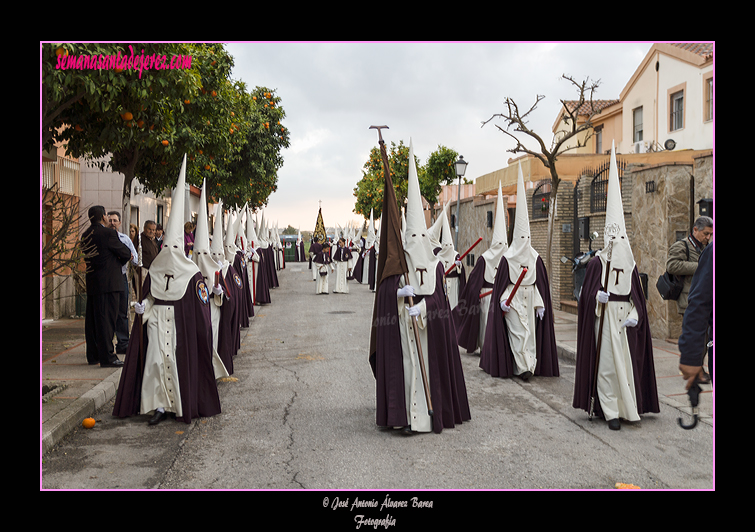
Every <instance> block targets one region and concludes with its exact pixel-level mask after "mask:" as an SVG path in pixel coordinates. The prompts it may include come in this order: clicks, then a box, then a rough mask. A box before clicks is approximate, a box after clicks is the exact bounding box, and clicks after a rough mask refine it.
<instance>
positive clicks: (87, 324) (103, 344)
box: [84, 292, 120, 364]
mask: <svg viewBox="0 0 755 532" xmlns="http://www.w3.org/2000/svg"><path fill="white" fill-rule="evenodd" d="M119 299H120V292H106V293H104V294H97V295H92V294H87V308H86V315H85V317H84V335H85V339H86V343H87V348H86V354H87V362H89V363H90V364H109V363H112V362H114V361H115V360H116V359H117V357H116V356H115V353H114V352H113V334H114V332H115V320H116V317H117V315H118V301H119Z"/></svg>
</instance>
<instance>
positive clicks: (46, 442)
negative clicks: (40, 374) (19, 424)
mask: <svg viewBox="0 0 755 532" xmlns="http://www.w3.org/2000/svg"><path fill="white" fill-rule="evenodd" d="M121 371H122V369H118V370H116V371H114V372H113V374H112V375H110V376H109V377H107V378H106V379H103V380H102V382H100V383H99V384H97V386H95V387H94V388H92V389H91V390H89V391H88V392H86V393H85V394H83V395H82V396H81V397H79V398H78V399H76V401H74V402H73V403H72V404H71V405H70V406H69V407H68V408H66V409H65V410H62V411H61V412H58V413H57V414H55V415H54V416H53V417H52V418H50V419H48V420H47V421H46V422H45V423H44V425H43V432H42V453H46V452H47V451H49V450H50V449H52V448H53V446H55V444H57V443H58V442H59V441H61V440H62V439H63V438H65V437H66V436H67V435H68V434H70V433H71V432H72V431H73V430H74V429H75V428H77V427H79V426H81V422H82V420H83V419H84V418H85V417H88V416H92V415H94V414H95V413H96V412H97V410H99V409H100V408H101V407H102V406H103V405H104V404H105V403H107V402H108V401H110V399H112V398H113V397H115V394H116V392H117V391H118V383H119V382H120V379H121Z"/></svg>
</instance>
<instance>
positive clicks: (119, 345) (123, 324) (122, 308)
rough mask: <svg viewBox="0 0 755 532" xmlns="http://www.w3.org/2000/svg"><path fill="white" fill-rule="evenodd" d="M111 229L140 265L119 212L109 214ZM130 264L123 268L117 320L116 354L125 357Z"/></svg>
mask: <svg viewBox="0 0 755 532" xmlns="http://www.w3.org/2000/svg"><path fill="white" fill-rule="evenodd" d="M107 215H108V218H109V221H110V227H112V228H113V229H115V231H116V232H117V233H118V238H119V239H120V241H121V242H123V243H124V244H126V246H127V247H128V248H129V250H130V251H131V263H132V264H135V265H136V264H139V257H138V255H137V253H136V248H135V247H134V244H133V243H132V242H131V239H130V238H129V237H128V236H126V235H125V234H123V233H121V213H119V212H118V211H110V212H109V213H107ZM128 268H129V264H128V262H126V263H124V264H123V266H121V273H122V275H123V290H121V293H120V299H119V301H118V316H117V318H116V320H115V338H116V344H115V353H116V354H118V355H125V354H126V348H127V347H128V304H129V301H130V298H129V290H128Z"/></svg>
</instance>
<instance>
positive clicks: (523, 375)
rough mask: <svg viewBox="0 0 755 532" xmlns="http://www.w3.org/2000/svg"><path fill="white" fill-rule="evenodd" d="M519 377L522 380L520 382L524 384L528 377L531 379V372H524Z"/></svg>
mask: <svg viewBox="0 0 755 532" xmlns="http://www.w3.org/2000/svg"><path fill="white" fill-rule="evenodd" d="M519 376H520V377H521V378H522V380H523V381H524V382H527V381H528V380H530V377H532V372H531V371H525V372H524V373H522V374H521V375H519Z"/></svg>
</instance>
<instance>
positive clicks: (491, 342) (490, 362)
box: [480, 257, 559, 378]
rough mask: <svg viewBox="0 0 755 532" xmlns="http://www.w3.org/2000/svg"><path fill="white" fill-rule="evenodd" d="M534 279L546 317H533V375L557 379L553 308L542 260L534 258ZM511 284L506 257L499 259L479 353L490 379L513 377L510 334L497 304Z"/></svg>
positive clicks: (482, 366)
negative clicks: (535, 278)
mask: <svg viewBox="0 0 755 532" xmlns="http://www.w3.org/2000/svg"><path fill="white" fill-rule="evenodd" d="M535 268H536V270H535V271H536V272H537V280H536V281H535V286H536V287H537V289H538V291H539V292H540V296H541V297H542V298H543V306H544V308H545V314H544V316H543V319H542V320H541V319H540V318H538V317H535V322H536V323H535V346H536V351H535V357H536V359H537V364H536V366H535V375H539V376H541V377H558V376H559V371H558V350H557V349H556V333H555V329H554V327H553V305H552V304H551V291H550V284H549V282H548V272H547V271H546V269H545V264H544V263H543V259H541V258H540V257H538V258H537V261H536V263H535ZM509 284H511V278H510V277H509V263H508V261H507V260H506V257H502V258H501V262H500V263H499V264H498V271H497V272H496V276H495V285H494V286H493V293H492V294H491V295H489V296H487V297H491V298H492V299H491V300H490V308H489V310H488V323H487V325H486V327H485V340H484V341H483V343H482V350H481V352H480V367H481V368H482V369H483V370H484V371H485V372H486V373H488V374H490V375H491V376H493V377H504V378H505V377H513V376H514V355H513V354H512V352H511V346H510V345H509V332H508V328H507V327H506V319H505V317H504V316H503V311H502V310H501V305H500V304H499V301H500V300H501V296H502V295H503V292H504V291H505V290H506V287H507V286H508V285H509Z"/></svg>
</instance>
